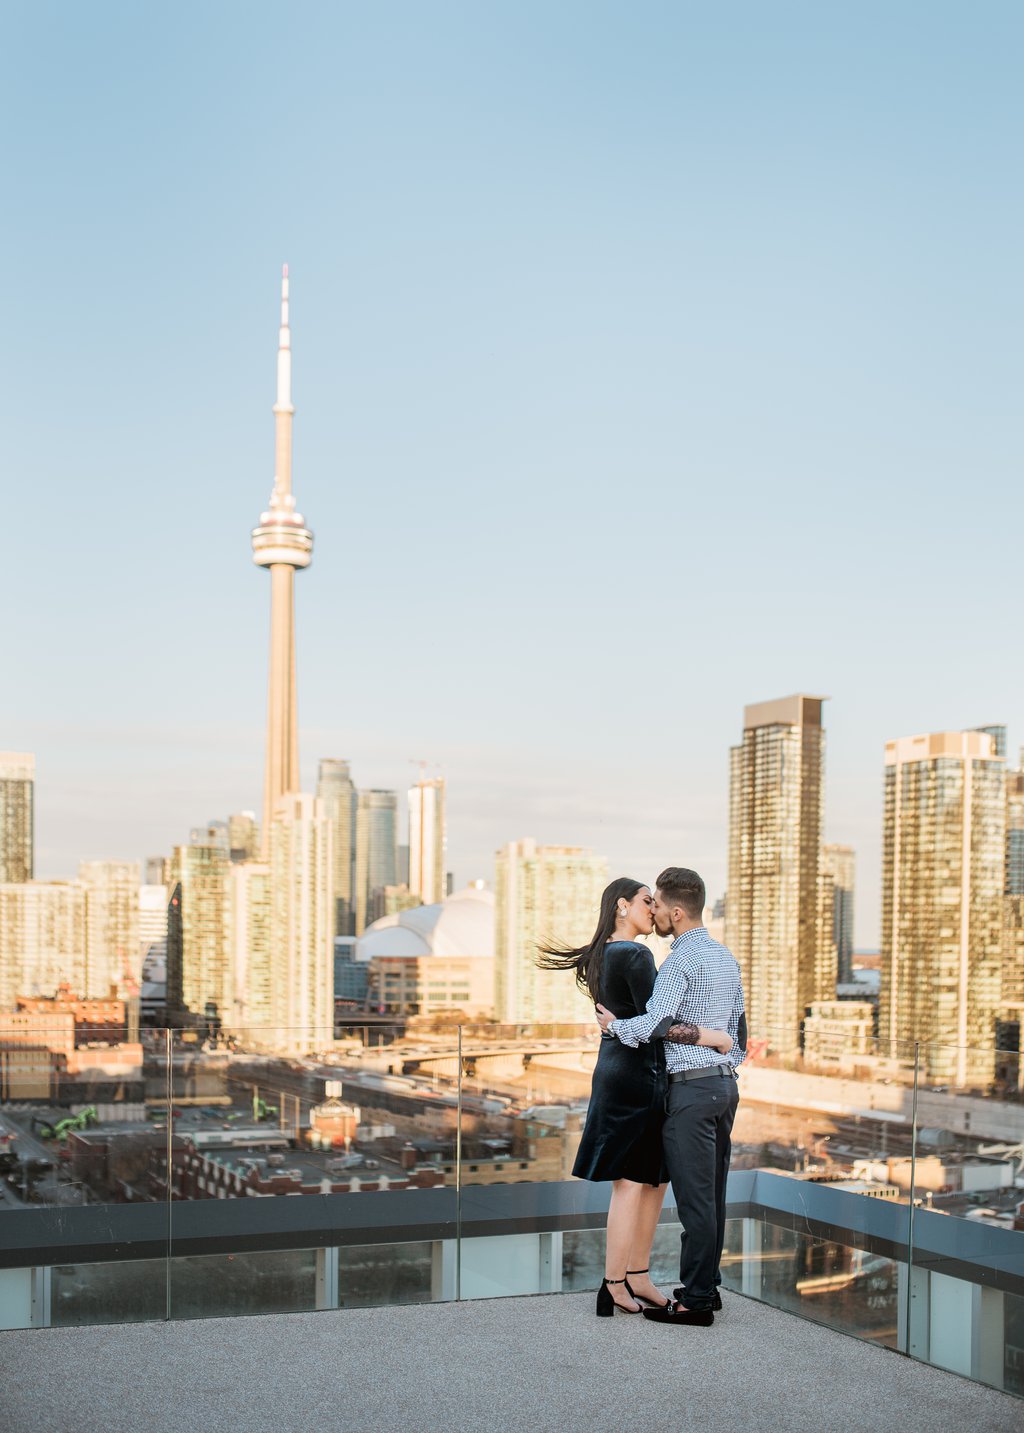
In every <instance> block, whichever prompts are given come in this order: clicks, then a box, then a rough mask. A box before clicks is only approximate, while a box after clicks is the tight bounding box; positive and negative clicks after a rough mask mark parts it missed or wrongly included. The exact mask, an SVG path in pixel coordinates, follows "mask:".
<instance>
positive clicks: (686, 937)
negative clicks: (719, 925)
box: [670, 925, 707, 955]
mask: <svg viewBox="0 0 1024 1433" xmlns="http://www.w3.org/2000/svg"><path fill="white" fill-rule="evenodd" d="M706 935H707V929H706V927H704V926H702V925H695V926H694V927H693V929H692V930H684V931H683V933H682V935H677V936H676V938H675V940H674V941H673V942H672V948H671V951H670V954H672V955H675V953H676V951H677V950H685V949H686V948H687V946H691V945H696V944H697V943H698V942H699V940H700V938H701V936H706Z"/></svg>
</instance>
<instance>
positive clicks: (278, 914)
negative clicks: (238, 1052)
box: [270, 795, 334, 1049]
mask: <svg viewBox="0 0 1024 1433" xmlns="http://www.w3.org/2000/svg"><path fill="white" fill-rule="evenodd" d="M333 836H334V825H333V821H332V819H331V817H330V815H329V814H328V811H327V809H326V806H325V804H324V802H322V801H317V800H316V799H315V798H314V797H312V796H307V795H293V796H285V797H282V799H281V801H280V802H279V803H278V808H277V811H276V812H275V813H274V820H273V823H272V825H271V834H270V901H271V909H270V951H271V968H270V1024H271V1025H272V1026H273V1027H274V1030H275V1034H274V1037H273V1043H274V1044H276V1045H277V1046H278V1047H286V1048H293V1049H301V1048H309V1046H310V1044H315V1043H317V1042H319V1043H324V1042H325V1041H327V1040H329V1039H331V1038H332V1032H333V1029H334V892H333V886H332V872H333V858H334V852H333V845H332V843H333Z"/></svg>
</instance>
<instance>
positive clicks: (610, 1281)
mask: <svg viewBox="0 0 1024 1433" xmlns="http://www.w3.org/2000/svg"><path fill="white" fill-rule="evenodd" d="M625 1282H626V1281H625V1279H605V1283H606V1284H624V1283H625Z"/></svg>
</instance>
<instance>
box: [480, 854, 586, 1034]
mask: <svg viewBox="0 0 1024 1433" xmlns="http://www.w3.org/2000/svg"><path fill="white" fill-rule="evenodd" d="M495 861H496V880H495V892H494V894H495V926H494V997H495V1012H496V1016H497V1019H498V1020H500V1021H504V1022H514V1023H519V1022H522V1023H545V1024H546V1023H549V1022H553V1023H565V1022H570V1023H576V1022H581V1021H582V1022H587V1021H590V1022H592V1021H593V1018H594V1007H593V1005H592V1004H591V1002H590V1001H589V1000H588V999H587V997H586V996H585V995H583V994H582V993H581V992H580V990H579V988H578V987H577V985H576V982H575V979H574V978H573V975H572V972H571V971H557V970H556V971H552V970H540V969H538V967H537V957H538V954H539V949H540V947H541V946H542V945H544V946H546V945H564V946H579V945H584V944H585V943H586V942H587V941H589V940H590V939H591V937H592V936H593V934H594V930H595V927H596V926H597V916H598V911H599V909H600V905H601V892H602V891H603V890H604V888H605V886H606V885H607V884H608V863H607V861H606V860H605V858H604V857H603V856H595V855H594V853H593V851H590V850H587V849H585V848H583V847H580V846H541V845H538V844H537V842H536V841H534V840H529V839H528V840H523V841H510V842H509V843H508V845H507V846H504V847H502V849H501V850H500V851H498V853H497V855H496V858H495Z"/></svg>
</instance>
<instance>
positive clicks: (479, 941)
mask: <svg viewBox="0 0 1024 1433" xmlns="http://www.w3.org/2000/svg"><path fill="white" fill-rule="evenodd" d="M396 955H397V956H402V955H405V956H419V957H425V956H431V955H440V956H446V957H451V956H474V955H476V956H484V957H490V958H493V956H494V893H493V892H492V891H488V890H485V889H482V888H480V887H478V886H467V887H466V889H465V890H462V891H456V892H455V894H454V895H451V896H449V897H448V898H447V900H444V901H442V902H441V903H440V904H439V905H436V906H415V907H414V908H413V909H412V910H411V911H401V912H399V914H398V915H393V916H383V917H382V918H381V919H380V920H378V921H374V923H373V925H370V926H367V927H366V930H365V931H364V932H363V934H362V935H361V936H360V937H359V939H358V940H357V941H356V948H355V959H356V960H358V961H363V960H372V959H373V958H374V956H396Z"/></svg>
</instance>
